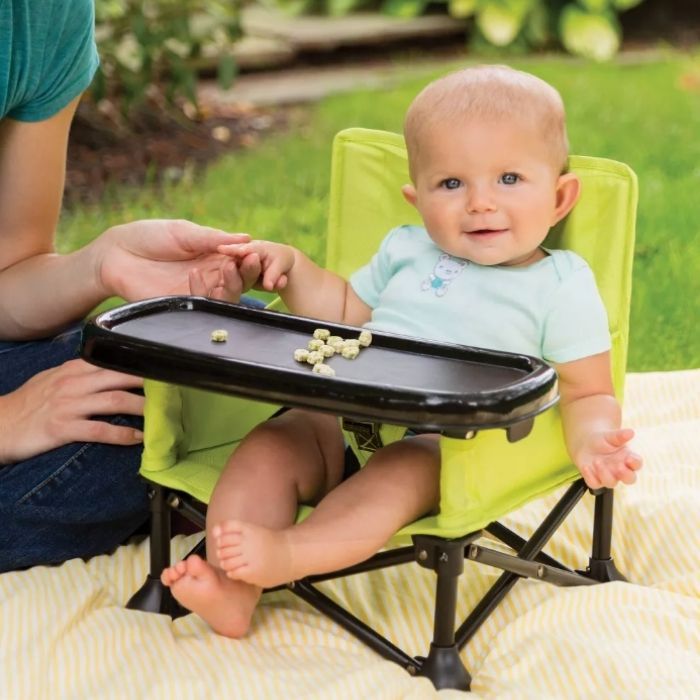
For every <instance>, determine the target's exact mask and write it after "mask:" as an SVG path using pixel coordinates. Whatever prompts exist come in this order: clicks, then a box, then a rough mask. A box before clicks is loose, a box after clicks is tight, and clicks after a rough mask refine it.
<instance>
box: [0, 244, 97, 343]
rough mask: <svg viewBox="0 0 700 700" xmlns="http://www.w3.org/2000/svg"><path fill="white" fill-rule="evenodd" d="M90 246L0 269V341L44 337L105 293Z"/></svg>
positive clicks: (37, 257) (76, 316) (80, 314)
mask: <svg viewBox="0 0 700 700" xmlns="http://www.w3.org/2000/svg"><path fill="white" fill-rule="evenodd" d="M94 257H95V256H94V251H93V249H92V246H87V247H86V248H82V249H81V250H78V251H75V252H74V253H70V254H67V255H58V254H56V253H42V254H39V255H34V256H32V257H30V258H28V259H26V260H21V261H20V262H17V263H15V264H14V265H11V266H10V267H8V268H6V269H4V270H2V271H0V339H3V340H28V339H31V338H40V337H43V336H47V335H50V334H51V333H54V332H56V331H58V330H60V329H61V328H63V327H65V326H66V325H67V324H68V323H70V322H72V321H75V320H77V319H79V318H81V317H82V316H84V315H85V314H86V313H87V312H88V311H90V309H92V308H94V307H95V306H96V305H97V304H98V303H99V302H101V301H102V300H103V299H104V298H105V296H107V292H106V290H104V289H103V288H102V286H101V283H100V281H99V275H98V274H97V269H96V262H95V259H94Z"/></svg>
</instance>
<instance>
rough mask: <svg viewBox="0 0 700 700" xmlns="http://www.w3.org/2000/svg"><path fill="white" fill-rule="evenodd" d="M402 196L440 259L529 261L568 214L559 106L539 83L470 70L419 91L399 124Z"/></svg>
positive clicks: (572, 190)
mask: <svg viewBox="0 0 700 700" xmlns="http://www.w3.org/2000/svg"><path fill="white" fill-rule="evenodd" d="M404 135H405V138H406V146H407V149H408V158H409V172H410V175H411V180H412V183H413V184H411V185H406V186H405V187H404V188H403V193H404V196H405V197H406V199H407V200H408V201H409V202H410V203H411V204H413V205H414V206H415V207H416V208H417V209H418V210H419V212H420V214H421V216H422V218H423V222H424V223H425V227H426V229H427V231H428V234H429V235H430V237H431V238H432V239H433V241H434V242H435V243H436V244H437V245H438V247H440V248H441V249H442V250H443V251H445V252H446V253H450V254H451V255H454V256H456V257H460V258H465V259H467V260H471V261H473V262H476V263H479V264H482V265H529V264H531V263H532V262H536V261H537V260H539V259H541V258H542V257H544V256H545V253H544V252H543V251H542V250H541V248H540V246H541V244H542V242H543V241H544V239H545V237H546V235H547V233H548V231H549V229H550V228H551V227H552V226H553V225H554V224H555V223H557V222H558V221H559V220H561V219H562V218H563V217H564V216H566V214H567V213H568V212H569V211H570V210H571V208H572V207H573V206H574V204H575V203H576V200H577V198H578V195H579V189H580V182H579V180H578V178H577V177H576V175H574V174H572V173H567V172H566V163H567V156H568V143H567V137H566V124H565V116H564V105H563V103H562V100H561V97H560V96H559V93H558V92H557V91H556V90H555V89H554V88H553V87H552V86H551V85H548V84H547V83H545V82H544V81H543V80H540V79H539V78H536V77H535V76H533V75H529V74H528V73H523V72H520V71H516V70H513V69H511V68H508V67H506V66H478V67H474V68H467V69H464V70H460V71H457V72H456V73H451V74H449V75H447V76H445V77H443V78H440V79H439V80H436V81H435V82H433V83H431V84H430V85H428V86H427V87H426V88H425V89H424V90H423V91H422V92H420V93H419V94H418V96H417V97H416V98H415V99H414V100H413V102H412V103H411V106H410V107H409V109H408V112H407V115H406V120H405V124H404Z"/></svg>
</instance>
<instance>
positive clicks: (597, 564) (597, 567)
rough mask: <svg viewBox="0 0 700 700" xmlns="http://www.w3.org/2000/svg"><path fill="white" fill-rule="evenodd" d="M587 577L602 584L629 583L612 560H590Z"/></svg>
mask: <svg viewBox="0 0 700 700" xmlns="http://www.w3.org/2000/svg"><path fill="white" fill-rule="evenodd" d="M585 575H586V576H588V577H589V578H592V579H594V580H595V581H600V582H601V583H610V582H611V581H627V579H626V578H625V577H624V576H623V575H622V574H621V573H620V572H619V571H618V569H617V567H616V566H615V562H614V561H613V560H612V558H610V559H589V560H588V569H587V570H586V572H585Z"/></svg>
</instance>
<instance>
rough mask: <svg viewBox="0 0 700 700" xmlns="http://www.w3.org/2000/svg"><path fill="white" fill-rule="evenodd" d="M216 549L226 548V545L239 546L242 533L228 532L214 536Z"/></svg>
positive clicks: (241, 540)
mask: <svg viewBox="0 0 700 700" xmlns="http://www.w3.org/2000/svg"><path fill="white" fill-rule="evenodd" d="M214 541H215V542H216V548H217V549H226V548H227V547H240V545H241V543H242V542H243V534H242V533H240V532H228V533H225V534H223V535H219V536H218V537H214Z"/></svg>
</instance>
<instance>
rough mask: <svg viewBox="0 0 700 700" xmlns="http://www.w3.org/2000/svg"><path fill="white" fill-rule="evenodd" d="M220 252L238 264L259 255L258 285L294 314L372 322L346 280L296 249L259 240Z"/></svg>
mask: <svg viewBox="0 0 700 700" xmlns="http://www.w3.org/2000/svg"><path fill="white" fill-rule="evenodd" d="M219 252H221V253H226V254H227V255H231V256H232V257H234V258H236V259H237V261H238V262H239V264H241V263H242V262H243V261H244V260H245V259H246V258H247V257H248V256H250V255H257V256H258V257H259V259H260V266H261V275H260V278H259V280H258V284H259V285H260V286H261V287H262V288H263V289H265V290H267V291H269V292H273V291H276V292H278V293H279V295H280V296H281V297H282V301H284V303H285V305H286V306H287V308H288V309H289V310H290V311H291V312H292V313H294V314H299V315H300V316H311V317H313V318H318V319H323V320H326V321H336V322H339V323H348V324H351V325H358V326H359V325H362V324H363V323H365V322H366V321H368V320H369V318H370V315H371V309H370V308H369V306H367V305H366V304H365V303H364V302H363V301H362V300H361V299H360V298H359V297H358V296H357V294H355V292H354V291H353V289H352V287H351V286H350V285H349V284H348V282H347V281H346V280H344V279H343V278H342V277H340V276H339V275H336V274H335V273H333V272H330V271H329V270H325V269H324V268H322V267H320V266H319V265H317V264H316V263H315V262H313V260H311V259H310V258H309V257H307V256H306V255H304V254H303V253H302V252H301V251H300V250H298V249H296V248H294V247H293V246H289V245H284V244H282V243H273V242H271V241H260V240H256V241H251V242H250V243H246V244H243V245H238V244H231V245H223V246H220V247H219Z"/></svg>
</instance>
